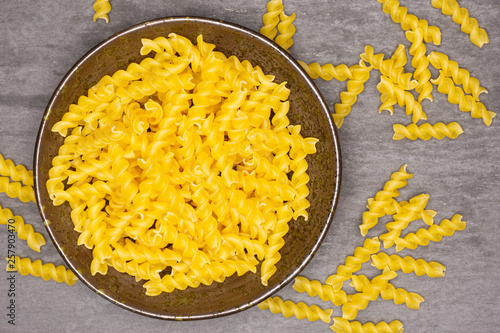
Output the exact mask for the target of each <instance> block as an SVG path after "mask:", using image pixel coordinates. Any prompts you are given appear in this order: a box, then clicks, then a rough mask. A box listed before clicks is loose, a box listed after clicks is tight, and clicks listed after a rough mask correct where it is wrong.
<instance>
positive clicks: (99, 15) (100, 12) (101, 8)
mask: <svg viewBox="0 0 500 333" xmlns="http://www.w3.org/2000/svg"><path fill="white" fill-rule="evenodd" d="M92 7H93V8H94V10H95V13H94V17H93V19H94V22H95V21H97V20H98V19H103V20H104V21H106V23H108V22H109V16H108V13H109V12H110V11H111V4H110V3H109V0H96V1H95V2H94V5H93V6H92Z"/></svg>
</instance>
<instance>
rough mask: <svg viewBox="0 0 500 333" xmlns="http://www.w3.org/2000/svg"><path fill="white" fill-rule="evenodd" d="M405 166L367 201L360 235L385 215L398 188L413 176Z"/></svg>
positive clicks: (392, 202) (396, 194)
mask: <svg viewBox="0 0 500 333" xmlns="http://www.w3.org/2000/svg"><path fill="white" fill-rule="evenodd" d="M406 166H407V165H406V164H403V165H402V166H401V167H400V168H399V170H398V171H396V172H394V173H393V174H392V175H391V178H390V179H389V181H387V182H386V183H385V185H384V188H383V190H381V191H379V192H377V194H376V195H375V197H374V198H373V199H374V200H369V201H368V211H367V212H364V213H363V222H362V224H361V225H360V226H359V229H360V231H361V235H363V236H365V235H366V233H367V232H368V230H370V229H371V228H373V227H374V226H376V225H377V223H378V219H379V218H380V217H383V216H384V215H385V211H386V209H387V207H390V206H393V205H394V201H393V200H394V198H395V197H398V196H399V191H398V190H399V189H400V188H402V187H405V186H406V184H407V180H408V179H410V178H412V177H413V174H411V173H408V172H407V171H406Z"/></svg>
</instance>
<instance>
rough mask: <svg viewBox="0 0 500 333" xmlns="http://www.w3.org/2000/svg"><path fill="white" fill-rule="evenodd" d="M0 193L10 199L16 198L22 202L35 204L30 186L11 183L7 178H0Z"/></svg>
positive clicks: (33, 192) (33, 191)
mask: <svg viewBox="0 0 500 333" xmlns="http://www.w3.org/2000/svg"><path fill="white" fill-rule="evenodd" d="M0 193H5V194H7V196H9V197H10V198H18V199H19V200H21V201H22V202H30V201H33V202H36V198H35V190H33V187H32V186H29V185H26V186H23V185H22V183H20V182H11V181H10V180H9V178H8V177H0Z"/></svg>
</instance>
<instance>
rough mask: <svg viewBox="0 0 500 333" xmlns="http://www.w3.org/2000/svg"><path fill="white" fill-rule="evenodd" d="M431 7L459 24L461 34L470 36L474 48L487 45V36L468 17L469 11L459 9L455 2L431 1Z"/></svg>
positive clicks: (475, 21) (463, 8)
mask: <svg viewBox="0 0 500 333" xmlns="http://www.w3.org/2000/svg"><path fill="white" fill-rule="evenodd" d="M431 3H432V6H433V7H434V8H439V9H441V11H442V12H443V14H444V15H448V16H451V17H452V18H453V21H454V22H455V23H457V24H460V27H461V29H462V31H463V32H465V33H466V34H468V35H470V40H471V42H472V43H474V44H475V45H476V46H479V47H483V45H484V44H487V43H489V38H488V34H487V33H486V31H485V30H484V29H483V28H480V27H479V23H478V22H477V20H476V19H475V18H472V17H469V11H468V10H467V8H465V7H460V5H459V4H458V2H457V1H456V0H432V1H431Z"/></svg>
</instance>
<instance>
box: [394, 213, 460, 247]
mask: <svg viewBox="0 0 500 333" xmlns="http://www.w3.org/2000/svg"><path fill="white" fill-rule="evenodd" d="M465 225H466V222H465V221H462V216H461V215H459V214H455V215H454V216H453V217H452V218H451V220H448V219H444V220H442V221H441V223H439V225H436V224H433V225H431V226H430V227H429V228H427V229H424V228H421V229H419V230H417V232H415V233H409V234H407V235H406V236H405V237H403V238H398V239H396V241H395V242H396V251H401V250H402V249H404V248H408V249H411V250H414V249H416V248H417V247H418V246H427V245H429V242H430V241H433V242H439V241H440V240H441V239H442V238H443V237H444V236H447V237H449V236H453V234H454V233H455V231H456V230H464V229H465Z"/></svg>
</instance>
